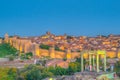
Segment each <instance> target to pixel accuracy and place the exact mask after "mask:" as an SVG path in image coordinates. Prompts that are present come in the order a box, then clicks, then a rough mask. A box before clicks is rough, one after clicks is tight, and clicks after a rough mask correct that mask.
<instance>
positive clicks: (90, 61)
mask: <svg viewBox="0 0 120 80" xmlns="http://www.w3.org/2000/svg"><path fill="white" fill-rule="evenodd" d="M91 63H92V60H91V54H89V66H90V65H91Z"/></svg>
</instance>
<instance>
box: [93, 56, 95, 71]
mask: <svg viewBox="0 0 120 80" xmlns="http://www.w3.org/2000/svg"><path fill="white" fill-rule="evenodd" d="M93 70H94V71H95V55H93Z"/></svg>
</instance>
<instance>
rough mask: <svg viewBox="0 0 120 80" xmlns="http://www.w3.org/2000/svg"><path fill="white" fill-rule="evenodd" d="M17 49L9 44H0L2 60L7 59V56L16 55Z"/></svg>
mask: <svg viewBox="0 0 120 80" xmlns="http://www.w3.org/2000/svg"><path fill="white" fill-rule="evenodd" d="M16 51H17V50H16V49H15V48H14V47H12V46H10V45H9V44H6V43H2V44H0V58H2V57H5V56H7V55H11V54H12V55H15V53H16Z"/></svg>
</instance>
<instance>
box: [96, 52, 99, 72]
mask: <svg viewBox="0 0 120 80" xmlns="http://www.w3.org/2000/svg"><path fill="white" fill-rule="evenodd" d="M96 57H97V59H96V62H97V72H99V54H97V56H96Z"/></svg>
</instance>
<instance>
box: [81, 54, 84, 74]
mask: <svg viewBox="0 0 120 80" xmlns="http://www.w3.org/2000/svg"><path fill="white" fill-rule="evenodd" d="M83 71H84V62H83V54H81V72H83Z"/></svg>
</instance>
